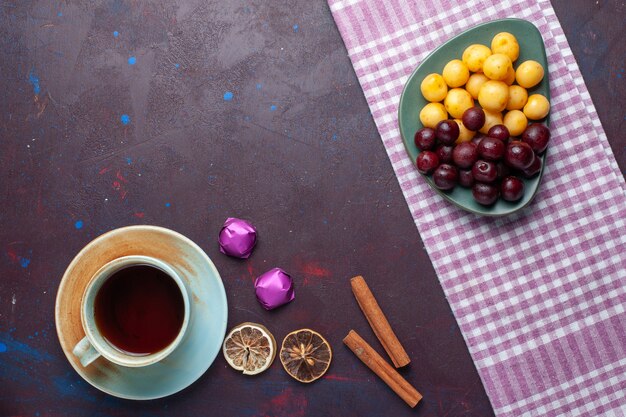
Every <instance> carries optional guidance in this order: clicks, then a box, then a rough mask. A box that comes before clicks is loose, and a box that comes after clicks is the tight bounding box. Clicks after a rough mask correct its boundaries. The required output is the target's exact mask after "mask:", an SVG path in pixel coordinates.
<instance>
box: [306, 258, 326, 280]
mask: <svg viewBox="0 0 626 417" xmlns="http://www.w3.org/2000/svg"><path fill="white" fill-rule="evenodd" d="M302 272H303V273H304V274H305V275H310V276H313V277H318V278H326V277H329V276H330V271H329V270H328V269H326V268H322V267H321V266H320V264H319V263H318V262H309V263H306V264H304V266H303V267H302Z"/></svg>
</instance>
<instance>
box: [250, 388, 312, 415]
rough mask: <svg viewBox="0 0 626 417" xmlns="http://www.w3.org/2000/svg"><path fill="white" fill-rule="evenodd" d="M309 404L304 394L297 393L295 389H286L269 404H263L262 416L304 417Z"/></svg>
mask: <svg viewBox="0 0 626 417" xmlns="http://www.w3.org/2000/svg"><path fill="white" fill-rule="evenodd" d="M308 405H309V402H308V401H307V399H306V396H305V395H304V393H302V392H295V391H294V390H293V388H285V390H284V391H283V392H281V393H280V394H278V395H276V396H275V397H274V398H272V399H271V400H270V401H269V402H267V403H265V404H262V405H261V406H260V407H259V408H260V409H261V413H260V414H259V415H260V416H263V417H285V416H289V417H304V416H305V415H306V409H307V407H308Z"/></svg>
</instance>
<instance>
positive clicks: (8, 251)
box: [7, 248, 20, 262]
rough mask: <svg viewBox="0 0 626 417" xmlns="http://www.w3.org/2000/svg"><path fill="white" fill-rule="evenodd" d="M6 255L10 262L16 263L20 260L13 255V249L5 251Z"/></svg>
mask: <svg viewBox="0 0 626 417" xmlns="http://www.w3.org/2000/svg"><path fill="white" fill-rule="evenodd" d="M7 255H8V256H9V259H10V260H11V262H18V261H19V260H20V256H19V255H18V254H17V253H15V251H14V250H13V249H10V248H9V249H7Z"/></svg>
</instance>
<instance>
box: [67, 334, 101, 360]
mask: <svg viewBox="0 0 626 417" xmlns="http://www.w3.org/2000/svg"><path fill="white" fill-rule="evenodd" d="M72 353H73V354H74V356H76V357H77V358H78V360H79V361H80V364H81V365H83V366H88V365H89V364H90V363H91V362H93V361H95V360H96V359H98V358H99V357H100V352H98V351H97V350H96V349H95V348H94V347H93V346H92V344H91V343H90V342H89V339H87V336H85V337H83V339H82V340H81V341H80V342H78V343H77V344H76V346H74V350H72Z"/></svg>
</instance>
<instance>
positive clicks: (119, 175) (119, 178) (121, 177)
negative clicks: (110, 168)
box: [115, 169, 128, 184]
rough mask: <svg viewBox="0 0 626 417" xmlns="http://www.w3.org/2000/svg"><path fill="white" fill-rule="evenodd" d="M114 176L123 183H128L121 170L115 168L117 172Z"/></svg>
mask: <svg viewBox="0 0 626 417" xmlns="http://www.w3.org/2000/svg"><path fill="white" fill-rule="evenodd" d="M115 176H116V177H117V179H118V180H120V181H122V182H123V183H124V184H126V183H128V180H126V178H124V176H123V175H122V172H121V171H120V170H119V169H118V170H117V174H115Z"/></svg>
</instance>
